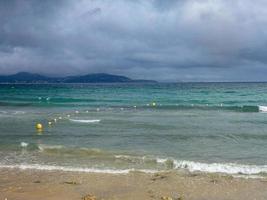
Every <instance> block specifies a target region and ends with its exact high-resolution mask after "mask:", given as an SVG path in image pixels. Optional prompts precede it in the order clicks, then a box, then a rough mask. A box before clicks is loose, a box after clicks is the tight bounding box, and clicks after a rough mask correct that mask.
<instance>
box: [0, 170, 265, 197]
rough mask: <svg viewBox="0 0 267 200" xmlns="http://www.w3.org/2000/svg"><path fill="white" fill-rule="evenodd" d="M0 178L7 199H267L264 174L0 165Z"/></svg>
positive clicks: (1, 193)
mask: <svg viewBox="0 0 267 200" xmlns="http://www.w3.org/2000/svg"><path fill="white" fill-rule="evenodd" d="M0 177H1V179H0V199H7V200H9V199H20V200H26V199H27V200H35V199H44V200H48V199H49V200H50V199H52V200H53V199H55V200H56V199H59V200H60V199H62V200H63V199H64V200H65V199H69V200H76V199H77V200H78V199H83V198H84V197H86V196H87V199H86V198H84V199H86V200H95V199H96V200H136V199H140V200H143V199H144V200H151V199H154V200H157V199H158V200H160V199H163V200H164V198H165V197H166V198H167V197H169V199H170V198H171V199H172V200H174V199H176V200H178V199H179V200H202V199H203V200H204V199H205V200H206V199H208V200H215V199H216V200H223V199H237V200H239V199H240V200H241V199H257V200H261V199H262V200H264V199H267V190H266V188H267V178H263V179H258V178H255V179H245V178H234V177H233V176H230V175H223V174H212V173H208V174H205V173H189V172H188V173H186V172H185V173H177V172H159V173H143V172H137V171H135V172H129V173H126V174H108V173H96V172H66V171H54V170H51V171H45V170H33V169H24V170H21V169H7V168H1V169H0ZM89 195H91V197H90V198H91V199H90V198H89ZM93 196H95V198H93ZM169 199H168V200H169Z"/></svg>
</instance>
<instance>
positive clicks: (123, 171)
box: [0, 164, 158, 174]
mask: <svg viewBox="0 0 267 200" xmlns="http://www.w3.org/2000/svg"><path fill="white" fill-rule="evenodd" d="M0 168H8V169H21V170H28V169H32V170H44V171H65V172H87V173H107V174H128V173H129V172H133V171H139V172H144V173H156V172H158V171H156V170H142V169H141V170H135V169H121V170H119V169H97V168H81V167H64V166H53V165H39V164H20V165H19V164H17V165H0Z"/></svg>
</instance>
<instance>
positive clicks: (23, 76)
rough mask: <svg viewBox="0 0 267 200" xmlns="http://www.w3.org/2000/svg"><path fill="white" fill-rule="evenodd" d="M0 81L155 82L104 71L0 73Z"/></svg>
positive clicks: (20, 82)
mask: <svg viewBox="0 0 267 200" xmlns="http://www.w3.org/2000/svg"><path fill="white" fill-rule="evenodd" d="M0 83H1V84H3V83H7V84H8V83H18V84H28V83H30V84H31V83H34V84H38V83H40V84H43V83H157V81H154V80H135V79H131V78H128V77H126V76H119V75H113V74H106V73H96V74H86V75H80V76H66V77H48V76H43V75H40V74H33V73H28V72H19V73H16V74H12V75H0Z"/></svg>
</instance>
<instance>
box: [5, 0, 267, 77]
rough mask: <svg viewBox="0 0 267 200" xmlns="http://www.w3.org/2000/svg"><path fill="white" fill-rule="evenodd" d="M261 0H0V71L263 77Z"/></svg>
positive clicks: (265, 18)
mask: <svg viewBox="0 0 267 200" xmlns="http://www.w3.org/2000/svg"><path fill="white" fill-rule="evenodd" d="M266 8H267V1H266V0H257V1H251V0H0V74H13V73H16V72H21V71H26V72H32V73H40V74H43V75H49V76H67V75H80V74H88V73H111V74H118V75H125V76H128V77H130V78H137V79H153V80H158V81H267V28H266V27H267V9H266Z"/></svg>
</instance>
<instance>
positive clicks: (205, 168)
mask: <svg viewBox="0 0 267 200" xmlns="http://www.w3.org/2000/svg"><path fill="white" fill-rule="evenodd" d="M174 166H175V169H187V170H189V171H190V172H196V171H199V172H208V173H225V174H244V175H256V174H264V173H267V165H242V164H235V163H200V162H193V161H176V160H175V161H174Z"/></svg>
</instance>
